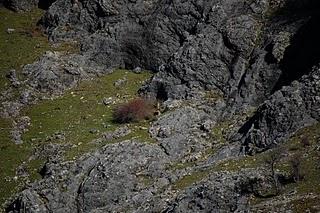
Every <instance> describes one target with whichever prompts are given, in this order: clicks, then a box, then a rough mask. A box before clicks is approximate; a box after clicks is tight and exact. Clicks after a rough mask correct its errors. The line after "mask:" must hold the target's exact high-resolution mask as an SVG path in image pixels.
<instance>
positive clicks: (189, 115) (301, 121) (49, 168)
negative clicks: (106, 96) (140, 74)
mask: <svg viewBox="0 0 320 213" xmlns="http://www.w3.org/2000/svg"><path fill="white" fill-rule="evenodd" d="M10 2H15V1H10ZM22 2H23V1H21V4H22ZM38 3H39V4H40V2H38ZM15 5H16V6H14V7H13V8H19V7H21V8H27V6H18V4H15ZM15 10H19V9H15ZM319 10H320V7H319V2H318V1H317V0H304V1H298V0H253V1H248V0H210V1H202V0H186V1H181V0H170V1H168V0H148V1H145V0H121V1H120V0H104V1H101V0H72V1H71V0H68V1H66V0H57V1H55V2H54V4H52V5H51V6H50V7H49V8H48V10H47V12H46V14H45V15H44V16H43V18H42V20H41V21H40V24H41V26H42V27H43V28H44V30H45V31H46V33H47V34H48V36H49V39H50V40H51V41H52V42H59V41H74V40H77V42H78V43H79V44H80V53H75V54H71V55H67V56H63V55H59V54H58V53H46V54H45V55H44V56H43V57H42V58H41V59H39V60H38V61H37V62H35V63H33V64H31V65H27V66H25V67H24V69H23V72H24V74H26V76H27V80H26V82H25V83H26V84H27V85H28V86H29V87H30V88H33V89H34V90H37V91H40V92H42V93H50V94H51V93H61V92H63V91H64V90H66V89H68V88H70V87H72V86H73V85H75V84H76V83H77V82H78V81H79V80H81V79H85V78H88V77H91V76H95V75H100V74H107V73H109V72H110V71H111V70H112V69H114V68H119V67H120V68H130V69H134V68H136V69H135V70H137V71H138V70H141V69H149V70H152V71H154V73H155V74H154V77H153V78H152V79H151V80H150V81H149V82H147V83H146V84H145V85H144V86H143V88H141V90H140V94H141V95H144V96H146V97H150V98H154V99H158V100H160V101H163V102H164V103H163V105H164V106H166V107H167V110H168V112H166V113H165V114H163V115H161V116H160V117H159V118H157V120H156V121H154V122H153V123H152V125H151V127H150V128H149V133H150V135H151V137H152V138H153V139H154V140H155V141H156V142H155V143H153V144H147V143H142V142H143V141H142V142H141V141H140V142H139V141H136V140H127V141H122V142H120V143H116V144H111V145H107V146H105V147H103V148H102V149H101V150H98V151H95V152H92V153H91V154H86V155H84V156H82V157H81V158H80V159H78V160H76V161H75V162H56V161H48V162H47V164H46V166H45V167H44V168H43V170H42V175H43V179H42V180H40V181H38V182H36V183H34V184H32V186H30V187H28V188H27V189H25V190H24V191H23V192H21V193H20V194H18V195H17V198H16V199H15V201H14V202H12V204H11V205H10V206H8V208H7V211H8V212H20V211H22V210H23V211H26V212H73V211H77V212H212V211H220V212H233V211H236V212H245V211H249V210H250V204H249V199H250V197H251V196H252V195H257V191H263V190H269V188H272V187H270V186H271V185H273V184H274V182H277V180H275V179H276V178H278V176H276V175H273V176H270V174H268V172H266V171H265V170H264V169H263V168H260V167H258V168H255V169H242V168H240V169H239V170H238V171H232V172H226V171H219V169H217V168H216V166H219V163H220V162H223V161H226V160H229V159H235V160H239V159H241V157H243V156H244V155H247V154H249V155H255V154H257V153H261V152H265V151H267V150H269V149H272V148H275V147H277V146H278V145H279V144H283V143H284V142H286V141H287V140H288V138H290V137H291V136H292V135H293V134H294V133H295V132H297V131H298V130H299V129H301V128H304V127H306V126H310V125H313V124H315V123H319V122H320V96H319V95H320V68H319V67H318V64H319V62H320V52H319V49H320V42H319V37H318V35H319V32H318V31H317V23H318V21H319V15H318V14H319ZM206 92H214V94H215V95H214V97H213V98H212V97H211V98H210V97H206ZM217 94H219V95H217ZM218 96H219V97H218ZM177 100H188V101H185V102H183V101H182V102H181V104H177V106H174V105H175V104H176V103H178V102H175V101H177ZM8 104H9V103H8ZM250 107H252V108H255V107H257V110H256V111H255V112H253V113H252V114H248V113H247V114H246V113H244V112H247V111H249V110H248V109H249V108H250ZM241 113H243V114H246V116H250V118H249V119H247V118H246V116H245V117H244V118H243V116H242V117H241V116H239V114H241ZM7 114H8V113H7ZM235 119H238V122H233V123H232V122H231V124H230V122H227V121H230V120H235ZM223 122H224V123H223ZM221 123H223V124H225V125H224V126H223V125H221ZM219 125H221V126H219ZM215 128H216V129H215ZM20 132H22V130H21V131H20ZM217 132H218V133H217ZM214 134H216V135H214ZM218 134H219V135H218ZM217 135H218V136H219V137H218V136H217ZM221 135H223V136H221ZM112 137H113V135H112V134H111V136H110V137H109V138H112ZM101 140H108V137H105V138H102V139H101ZM177 163H184V164H187V165H188V166H185V165H184V166H185V167H183V168H179V169H173V168H172V167H174V166H175V165H176V164H177ZM212 168H215V169H216V170H214V171H213V170H212ZM194 173H196V174H198V176H199V174H201V175H200V176H201V178H200V180H198V179H196V178H195V179H196V180H193V182H192V183H189V184H186V185H187V186H186V187H182V188H179V189H177V188H175V184H176V183H177V182H178V181H181V180H183V178H185V177H190V176H191V177H192V178H194V176H192V174H194ZM196 176H197V175H196ZM198 176H197V177H198ZM270 177H271V178H270ZM281 177H282V178H283V179H284V180H285V181H287V180H288V179H290V178H291V177H288V174H282V176H281ZM291 179H292V178H291ZM285 181H284V182H285ZM257 196H260V197H263V196H261V195H260V194H259V193H258V195H257Z"/></svg>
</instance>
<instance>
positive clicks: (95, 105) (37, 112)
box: [0, 8, 152, 212]
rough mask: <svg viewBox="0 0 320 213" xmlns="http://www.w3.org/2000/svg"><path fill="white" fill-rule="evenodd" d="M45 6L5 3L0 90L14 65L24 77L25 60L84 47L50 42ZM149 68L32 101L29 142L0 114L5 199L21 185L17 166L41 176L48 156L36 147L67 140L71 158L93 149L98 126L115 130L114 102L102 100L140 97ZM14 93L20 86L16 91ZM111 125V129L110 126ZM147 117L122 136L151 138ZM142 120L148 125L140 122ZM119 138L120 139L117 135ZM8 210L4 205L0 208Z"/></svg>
mask: <svg viewBox="0 0 320 213" xmlns="http://www.w3.org/2000/svg"><path fill="white" fill-rule="evenodd" d="M43 12H44V11H42V10H39V9H35V10H33V11H30V12H25V13H19V14H17V13H14V12H12V11H9V10H7V9H4V8H0V17H1V19H2V21H1V22H0V40H1V42H0V92H1V91H4V90H6V89H8V88H9V82H8V80H7V78H6V75H7V74H8V71H9V70H10V69H16V70H17V74H18V77H19V78H23V76H22V75H21V70H22V68H23V66H24V65H25V64H29V63H33V62H34V61H35V60H37V59H38V58H39V57H40V56H41V55H42V54H43V53H44V52H45V51H48V50H51V51H61V52H64V53H65V54H69V53H74V52H77V51H79V48H78V47H77V46H76V44H73V43H72V44H71V43H61V44H60V45H58V46H55V47H53V46H51V44H50V43H49V42H48V39H47V37H46V36H45V35H43V34H42V32H41V30H40V29H39V28H38V27H37V26H36V23H37V21H38V20H39V19H40V17H41V16H42V15H43ZM8 28H12V29H14V32H13V33H10V34H9V33H7V29H8ZM124 76H126V77H127V78H128V82H127V83H126V84H125V85H124V86H122V87H120V88H115V87H114V85H113V82H114V81H115V80H118V79H119V78H123V77H124ZM150 76H151V74H150V73H148V72H144V73H143V74H139V75H138V74H134V73H131V72H127V71H125V70H118V71H116V72H114V73H112V74H111V75H108V76H105V77H101V78H99V79H95V80H93V81H84V82H82V83H81V84H80V85H79V86H78V87H77V88H75V89H73V90H70V91H68V92H67V93H66V94H65V95H63V96H61V97H59V98H57V99H54V100H44V101H41V102H40V103H39V104H37V105H34V106H31V107H29V108H27V109H24V110H23V111H22V115H27V116H29V117H30V118H31V119H32V126H30V127H29V130H30V131H29V132H27V133H26V134H25V135H23V140H24V143H23V144H21V145H16V144H13V143H12V141H11V140H10V129H11V123H12V121H11V120H10V119H0V161H1V162H2V163H1V164H0V205H1V204H3V203H4V201H5V200H6V199H8V198H9V197H10V196H11V195H13V194H14V193H16V192H17V191H18V190H20V189H21V186H22V185H23V180H22V179H20V178H18V180H15V181H14V180H13V177H14V176H15V175H16V174H15V172H16V169H17V167H18V166H20V165H22V164H23V165H25V166H26V169H27V171H28V173H29V175H30V176H29V179H30V180H31V181H33V180H35V179H37V178H39V174H38V169H39V167H40V166H41V165H42V164H43V162H44V160H45V159H29V158H30V156H31V155H32V153H33V151H34V149H35V148H37V147H39V146H42V145H45V144H47V143H50V142H53V143H62V144H67V143H69V144H71V145H74V146H73V148H71V149H70V150H66V156H65V157H66V159H73V158H76V157H77V156H79V155H80V154H81V153H84V152H88V151H90V150H91V149H92V148H94V147H95V146H96V145H95V144H93V143H90V142H91V140H93V139H95V138H98V137H99V133H98V134H92V133H90V130H91V129H96V130H98V131H99V132H100V133H101V132H104V131H112V130H114V129H115V128H117V127H119V126H120V125H118V124H115V123H113V122H112V121H111V120H112V117H111V116H112V107H113V106H109V107H107V106H104V105H103V104H102V99H103V97H111V96H112V97H116V96H119V97H121V98H120V100H119V98H117V99H118V101H119V102H124V101H127V100H128V99H130V98H133V97H135V95H136V92H137V90H138V88H139V87H140V86H141V84H142V81H144V80H146V79H148V78H149V77H150ZM11 93H12V94H13V96H14V97H12V98H13V99H14V98H15V94H16V95H18V94H19V91H18V89H13V90H12V91H11ZM105 125H108V126H109V127H108V129H106V128H105ZM148 125H149V123H148V122H141V123H137V124H131V125H130V128H131V130H132V132H131V133H130V134H129V135H128V136H126V137H123V138H120V139H118V141H120V140H121V139H126V138H128V139H129V138H130V137H135V138H139V139H140V140H143V141H146V142H152V139H151V138H150V136H149V134H148V132H147V130H146V127H148ZM140 126H143V127H145V128H140ZM56 132H63V133H64V134H65V140H60V141H59V140H53V141H48V140H47V139H48V138H50V137H51V136H52V135H53V134H55V133H56ZM112 142H117V141H112ZM1 211H3V210H2V209H0V212H1Z"/></svg>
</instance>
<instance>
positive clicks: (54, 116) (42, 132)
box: [23, 70, 151, 157]
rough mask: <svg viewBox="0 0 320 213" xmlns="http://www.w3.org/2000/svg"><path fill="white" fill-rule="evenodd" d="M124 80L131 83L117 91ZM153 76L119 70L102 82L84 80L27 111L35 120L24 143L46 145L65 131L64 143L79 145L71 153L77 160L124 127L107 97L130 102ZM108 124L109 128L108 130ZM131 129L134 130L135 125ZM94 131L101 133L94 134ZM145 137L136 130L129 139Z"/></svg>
mask: <svg viewBox="0 0 320 213" xmlns="http://www.w3.org/2000/svg"><path fill="white" fill-rule="evenodd" d="M123 77H126V78H127V79H128V81H127V83H126V84H125V85H123V86H121V87H120V88H116V87H115V86H114V84H113V83H114V82H115V81H116V80H118V79H120V78H123ZM150 77H151V74H150V73H148V72H144V73H143V74H134V73H132V72H128V71H126V70H117V71H115V72H113V73H112V74H110V75H106V76H104V77H101V78H99V79H96V80H92V81H84V82H82V83H81V84H80V85H79V86H78V87H77V88H75V89H73V90H70V91H68V92H66V94H65V95H63V96H61V97H59V98H57V99H55V100H45V101H42V102H41V103H39V104H37V105H35V106H33V107H31V108H29V109H26V110H25V111H24V114H25V115H28V116H29V117H30V118H31V120H32V126H31V127H30V128H29V131H28V132H27V133H26V134H25V135H24V136H23V140H24V141H27V142H28V141H37V142H43V141H45V140H46V138H48V137H50V136H51V135H53V134H54V133H55V132H63V133H64V134H65V140H63V141H60V142H62V143H69V144H74V145H77V147H75V148H73V150H71V151H70V156H73V157H76V156H77V153H79V154H81V153H82V152H83V151H87V150H88V149H90V147H92V146H93V145H94V144H93V143H90V142H91V141H92V140H93V139H95V138H98V137H99V133H102V132H106V131H112V130H115V129H116V128H117V127H119V126H120V125H119V124H117V123H114V122H113V121H112V120H113V118H112V111H113V107H114V105H109V106H105V105H104V104H103V103H102V100H103V98H104V97H113V99H114V100H116V101H117V102H125V101H128V100H129V99H132V98H134V97H135V96H136V92H137V90H138V89H139V87H140V86H141V84H142V82H143V81H144V80H146V79H148V78H150ZM117 96H118V97H119V98H117ZM106 125H107V126H108V128H105V126H106ZM137 125H138V124H137ZM139 125H140V124H139ZM144 125H147V124H144ZM131 126H132V128H133V127H134V126H133V124H131ZM92 129H94V130H96V131H97V133H91V132H90V130H92ZM145 131H147V130H145ZM142 134H144V136H145V137H147V135H146V133H145V132H144V131H143V130H140V129H135V131H133V132H132V133H131V134H130V135H129V136H130V137H134V136H136V137H138V136H142Z"/></svg>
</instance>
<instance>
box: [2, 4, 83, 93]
mask: <svg viewBox="0 0 320 213" xmlns="http://www.w3.org/2000/svg"><path fill="white" fill-rule="evenodd" d="M43 13H44V11H42V10H40V9H35V10H32V11H30V12H25V13H14V12H12V11H10V10H8V9H5V8H0V17H1V22H0V41H1V42H0V91H2V90H4V89H6V88H7V87H8V81H7V79H6V75H7V74H8V71H9V70H10V69H16V70H17V71H18V74H19V71H20V70H22V67H23V66H24V65H26V64H30V63H32V62H34V61H35V60H36V59H37V58H38V57H39V56H41V55H42V54H43V53H44V52H45V51H47V50H61V51H77V47H76V46H74V45H71V44H67V43H64V44H61V45H60V46H59V47H52V46H51V45H50V44H49V42H48V39H47V37H46V36H44V35H43V33H42V32H41V30H40V29H39V28H38V27H37V26H36V23H37V22H38V20H39V19H40V17H41V16H42V15H43ZM9 28H11V29H14V30H15V31H14V32H13V33H10V34H9V33H7V30H8V29H9Z"/></svg>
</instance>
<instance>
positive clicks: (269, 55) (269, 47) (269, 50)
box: [264, 43, 278, 64]
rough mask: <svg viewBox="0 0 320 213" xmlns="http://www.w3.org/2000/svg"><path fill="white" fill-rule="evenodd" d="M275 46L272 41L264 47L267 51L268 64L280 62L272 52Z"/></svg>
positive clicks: (266, 59) (266, 60)
mask: <svg viewBox="0 0 320 213" xmlns="http://www.w3.org/2000/svg"><path fill="white" fill-rule="evenodd" d="M273 47H274V44H273V43H270V44H268V45H267V46H266V47H265V48H264V49H265V51H267V54H266V56H265V58H264V60H265V62H267V64H276V63H277V62H278V61H277V59H276V58H275V57H274V56H273V54H272V49H273Z"/></svg>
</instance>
